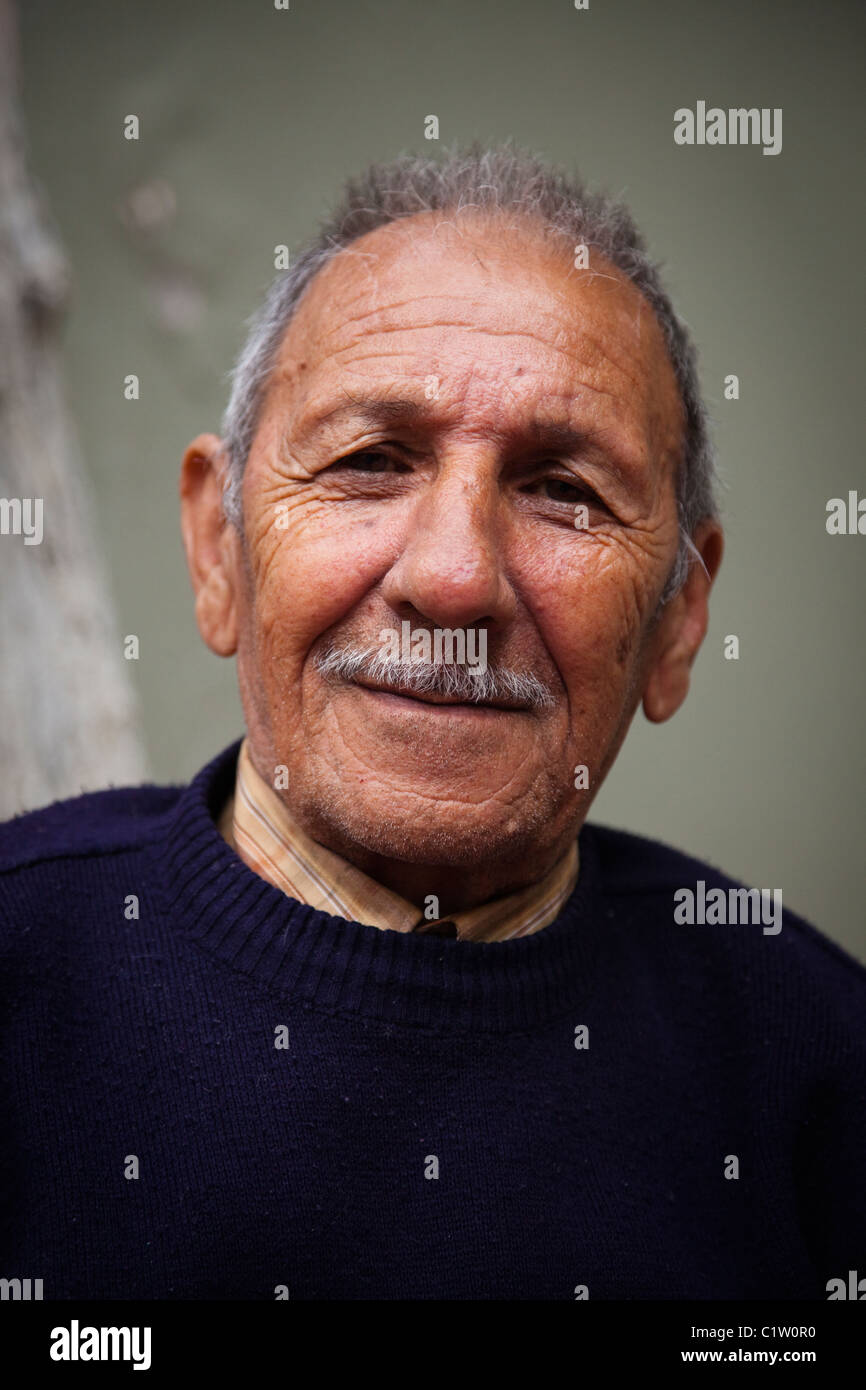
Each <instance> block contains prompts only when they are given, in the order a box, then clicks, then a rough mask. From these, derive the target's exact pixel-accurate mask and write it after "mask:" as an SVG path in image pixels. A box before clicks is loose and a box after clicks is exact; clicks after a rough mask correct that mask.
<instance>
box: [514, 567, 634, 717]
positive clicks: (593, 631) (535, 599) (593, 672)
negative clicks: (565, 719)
mask: <svg viewBox="0 0 866 1390" xmlns="http://www.w3.org/2000/svg"><path fill="white" fill-rule="evenodd" d="M526 592H527V601H528V602H529V603H530V606H531V608H532V616H533V619H534V621H535V623H536V624H537V626H538V629H539V632H540V633H541V636H542V639H543V641H544V643H545V645H546V647H547V649H548V651H549V652H550V655H551V656H552V658H553V660H554V662H555V663H556V666H557V669H558V671H559V673H560V675H561V677H562V680H563V683H564V685H565V688H566V691H567V692H568V696H569V703H570V705H571V707H572V714H573V715H576V714H579V713H583V712H585V711H586V710H587V709H589V708H593V709H595V710H596V712H597V713H598V714H599V715H601V716H602V718H607V717H608V716H610V717H612V718H618V717H619V713H620V703H621V701H622V700H623V699H624V698H625V695H626V692H627V690H628V688H629V686H630V684H631V682H632V680H633V674H634V669H635V665H636V663H637V661H638V659H639V654H640V650H641V638H642V634H643V631H644V627H645V623H646V617H647V615H648V606H649V598H650V586H649V585H648V584H647V579H646V565H642V564H641V563H640V558H639V557H636V556H634V555H632V554H631V553H629V552H628V551H627V550H625V549H624V548H621V547H619V546H616V545H614V544H609V545H608V544H602V543H600V542H597V541H593V542H592V544H591V545H590V544H586V545H572V546H570V547H563V548H562V549H561V550H559V551H557V550H552V551H549V552H548V555H547V557H546V560H545V563H544V565H543V566H541V565H537V566H535V567H534V570H533V579H532V583H531V585H529V586H527V590H526ZM591 696H594V698H590V697H591Z"/></svg>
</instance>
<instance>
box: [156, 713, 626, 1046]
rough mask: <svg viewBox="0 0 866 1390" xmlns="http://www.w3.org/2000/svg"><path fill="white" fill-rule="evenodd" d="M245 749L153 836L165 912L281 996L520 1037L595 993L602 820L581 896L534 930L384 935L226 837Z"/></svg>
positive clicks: (220, 763)
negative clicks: (261, 868) (241, 851)
mask: <svg viewBox="0 0 866 1390" xmlns="http://www.w3.org/2000/svg"><path fill="white" fill-rule="evenodd" d="M239 747H240V740H238V741H237V742H236V743H234V744H232V746H231V747H229V748H227V749H226V750H225V751H224V752H222V753H220V754H219V755H218V757H216V758H214V759H213V761H212V762H210V763H209V764H208V765H207V766H206V767H205V768H203V769H202V771H201V772H199V773H198V775H197V776H196V777H195V778H194V779H193V781H192V782H191V783H190V784H189V786H187V787H185V788H183V789H182V790H181V792H180V794H179V796H178V799H177V801H176V802H175V803H174V805H173V806H172V807H171V809H170V810H169V811H168V812H166V813H165V814H164V815H163V816H162V817H161V818H160V822H159V825H158V827H157V835H156V838H155V840H154V842H153V845H152V852H153V854H154V856H155V859H156V865H155V867H156V871H157V877H158V882H159V891H160V893H161V895H162V903H163V911H164V913H165V915H166V917H167V918H168V919H169V921H170V922H171V924H172V925H173V926H174V927H175V928H176V929H177V930H181V931H184V932H186V933H187V934H188V935H189V936H190V937H191V938H192V939H193V940H195V941H196V942H197V943H198V945H199V946H200V947H201V949H202V950H204V951H205V952H207V953H208V954H210V955H211V956H214V957H216V958H218V959H219V960H222V961H224V962H225V963H226V964H227V965H229V966H231V967H232V969H234V970H236V971H239V972H241V973H243V974H245V975H247V976H249V977H250V978H251V979H253V980H256V981H257V982H258V983H259V984H260V985H262V986H264V987H265V988H266V989H268V990H269V991H271V992H273V993H274V994H277V995H280V996H284V997H289V998H292V999H295V1000H297V1001H299V1002H303V1003H305V1004H307V1005H308V1006H311V1007H314V1008H317V1009H320V1010H325V1011H327V1012H331V1013H349V1014H357V1015H359V1016H363V1017H368V1018H372V1019H377V1020H379V1021H381V1022H385V1023H394V1024H403V1025H409V1026H413V1027H416V1028H425V1029H429V1030H431V1031H433V1032H445V1031H448V1032H471V1033H479V1032H481V1033H487V1032H489V1033H508V1032H519V1031H522V1030H524V1029H526V1028H529V1027H534V1026H537V1025H538V1024H540V1023H544V1022H545V1021H548V1020H553V1019H554V1018H556V1017H558V1016H560V1015H563V1014H565V1013H567V1012H569V1010H571V1011H572V1012H573V1010H574V1007H575V1006H576V1005H577V1004H578V1003H579V1001H580V1000H581V999H585V998H586V997H587V992H588V990H589V988H590V980H589V976H590V971H591V969H592V966H593V962H594V959H595V946H596V942H597V940H598V933H599V929H600V927H601V917H602V914H603V905H602V896H601V891H600V882H599V864H598V857H597V853H596V846H595V843H594V836H593V832H592V828H591V827H590V826H585V827H584V829H583V830H582V831H581V834H580V877H579V879H578V883H577V886H576V888H575V890H574V892H573V893H572V895H571V897H570V898H569V899H568V901H567V902H566V904H565V906H564V908H563V910H562V912H561V913H560V915H559V917H557V918H556V920H555V921H554V922H551V923H550V925H549V926H547V927H545V928H544V929H543V930H542V931H539V932H537V933H536V934H535V935H533V936H528V937H523V938H517V939H515V940H512V941H502V942H468V941H450V940H447V939H443V938H438V937H423V936H415V935H412V934H408V933H402V932H396V931H385V930H381V929H380V928H378V927H372V926H368V925H366V924H363V923H360V922H347V921H345V920H344V919H343V918H341V917H331V916H329V915H328V914H327V913H325V912H320V911H318V910H317V909H315V908H312V907H308V906H306V905H304V904H301V903H299V902H297V901H296V900H295V899H294V898H289V897H287V896H286V895H285V894H284V893H282V892H281V891H280V890H279V889H278V888H275V887H273V886H272V885H271V884H270V883H268V882H266V881H265V880H264V879H262V878H260V877H259V876H258V874H256V873H254V872H253V870H252V869H250V868H248V867H247V865H246V864H244V862H243V860H242V859H240V858H239V857H238V855H237V854H236V853H235V852H234V850H232V849H231V848H230V847H229V845H227V844H226V842H225V840H224V839H223V838H222V836H221V835H220V833H219V830H218V828H217V825H216V816H217V815H218V814H219V811H220V809H221V807H222V805H223V803H224V801H225V799H226V797H228V795H229V794H230V791H231V788H232V786H233V784H234V776H235V769H236V765H237V756H238V749H239ZM580 1021H581V1020H580V1019H579V1018H575V1022H576V1023H579V1022H580Z"/></svg>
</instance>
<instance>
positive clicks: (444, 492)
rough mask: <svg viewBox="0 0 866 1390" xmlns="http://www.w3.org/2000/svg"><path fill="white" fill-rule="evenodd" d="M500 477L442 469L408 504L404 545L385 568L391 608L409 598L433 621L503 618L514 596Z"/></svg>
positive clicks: (458, 623) (457, 623)
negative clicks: (505, 552)
mask: <svg viewBox="0 0 866 1390" xmlns="http://www.w3.org/2000/svg"><path fill="white" fill-rule="evenodd" d="M504 526H505V521H504V519H503V515H502V505H501V497H500V492H499V484H498V480H497V479H496V478H495V477H493V476H491V475H490V474H488V475H487V476H481V477H479V476H473V475H472V474H471V473H470V472H468V470H467V469H466V468H460V469H455V470H454V471H449V470H447V469H443V470H442V471H441V472H440V474H439V475H438V476H437V477H436V479H435V480H433V481H432V482H430V483H429V484H428V485H427V486H426V487H425V489H424V490H423V492H422V493H421V495H420V496H419V498H418V500H417V502H416V504H415V506H414V507H413V508H412V510H411V513H410V515H409V519H408V521H407V523H406V530H405V532H404V535H403V549H402V551H401V553H400V555H399V557H398V558H397V560H396V561H395V563H394V564H393V565H392V567H391V569H390V570H389V572H388V574H387V575H386V576H385V579H384V581H383V586H382V593H383V597H384V598H385V600H386V602H387V603H389V604H390V606H391V607H392V608H393V609H394V611H395V612H396V613H401V614H404V613H405V611H406V608H407V606H411V607H412V608H414V609H415V611H416V612H417V613H419V614H420V615H421V616H422V617H424V618H426V619H427V621H428V622H431V623H432V624H433V625H434V626H435V627H448V628H457V627H470V626H472V625H473V624H477V623H481V622H485V621H486V622H491V623H502V622H506V621H507V620H508V619H509V618H510V617H512V615H513V614H514V612H515V609H516V600H515V594H514V590H513V588H512V585H511V582H510V580H509V579H508V577H507V574H506V572H505V564H504V555H503V549H504V539H505V536H504V530H503V528H504Z"/></svg>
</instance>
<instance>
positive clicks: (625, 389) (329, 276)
mask: <svg viewBox="0 0 866 1390" xmlns="http://www.w3.org/2000/svg"><path fill="white" fill-rule="evenodd" d="M681 437H682V415H681V405H680V401H679V396H678V392H677V387H676V382H675V378H674V375H673V371H672V369H671V366H670V364H669V361H668V358H667V355H666V353H665V349H664V344H663V340H662V335H661V331H660V329H659V327H658V324H657V322H656V320H655V318H654V316H653V314H652V311H651V310H650V309H649V307H648V306H647V304H646V303H645V301H644V300H643V298H642V297H641V296H640V295H639V294H638V292H637V291H636V290H635V289H634V287H633V286H632V285H631V284H630V283H629V282H628V281H627V280H626V279H625V278H624V277H623V276H622V275H621V274H620V273H619V272H618V271H616V270H614V269H613V268H612V267H610V266H608V265H607V264H605V263H604V262H601V261H600V260H597V261H596V262H595V264H594V265H593V267H592V269H591V270H586V269H575V268H574V266H573V264H572V261H571V253H570V252H569V250H568V248H567V247H565V248H564V247H563V246H562V245H561V244H558V245H554V244H553V243H550V244H548V243H545V241H544V240H543V239H542V238H540V237H539V236H538V234H537V233H532V234H529V233H525V232H520V231H515V230H508V229H506V228H505V227H504V226H503V225H502V224H501V223H496V222H491V221H479V220H475V219H472V220H470V218H468V217H466V216H465V215H461V216H460V218H459V221H458V223H455V222H454V221H453V220H450V221H449V220H447V219H442V218H440V217H437V216H435V215H430V214H424V215H421V216H419V217H417V218H412V219H411V220H410V221H408V222H403V223H399V224H392V225H390V226H388V227H385V228H382V229H380V230H378V231H376V232H373V233H371V234H369V235H368V236H366V237H364V238H363V239H361V240H359V241H358V242H356V243H354V244H353V245H352V247H351V248H350V249H349V250H348V251H345V252H343V253H341V254H340V255H339V256H338V257H337V258H336V259H335V260H334V261H332V262H331V263H330V264H329V265H328V266H327V267H326V268H325V269H324V270H323V271H322V272H321V273H320V274H319V275H318V277H317V278H316V279H315V280H314V282H313V283H312V285H311V287H310V289H309V291H308V292H307V295H306V296H305V298H304V299H303V301H302V303H301V305H300V307H299V309H298V311H297V313H296V314H295V317H294V318H293V320H292V322H291V324H290V327H289V329H288V332H287V334H286V337H285V339H284V342H283V344H282V348H281V352H280V355H279V359H278V363H277V366H276V368H275V370H274V373H273V376H272V378H271V381H270V384H269V389H268V392H267V394H266V398H265V401H264V405H263V409H262V412H261V416H260V420H259V426H258V430H257V433H256V437H255V440H254V443H253V446H252V449H251V452H250V455H249V459H248V462H247V467H246V473H245V477H244V483H243V514H244V553H243V557H242V559H241V558H239V559H238V564H237V574H236V575H234V576H232V577H231V584H232V586H233V590H234V593H235V599H234V603H235V618H236V622H237V644H238V661H239V676H240V685H241V693H242V698H243V702H244V708H245V713H246V716H247V724H248V730H249V735H250V742H251V749H252V754H253V758H254V761H255V763H256V765H257V767H258V769H259V771H260V772H261V773H262V774H263V775H264V776H265V777H266V778H267V780H268V781H269V782H270V783H271V784H272V785H273V782H274V769H275V767H277V766H278V765H285V766H286V767H287V769H288V791H287V793H285V795H286V799H287V803H288V805H289V807H290V809H291V810H292V811H293V812H294V814H295V815H296V816H298V817H299V819H300V820H301V823H302V824H304V825H305V827H306V828H307V829H308V830H309V831H310V832H311V833H312V834H313V835H314V836H315V837H316V838H317V839H319V840H320V841H322V842H323V843H326V844H328V845H330V846H331V847H332V848H334V849H337V850H338V851H342V852H344V853H346V852H351V853H352V857H353V858H355V859H356V862H358V861H359V858H360V860H361V861H364V862H365V863H366V864H367V866H368V867H369V866H370V864H372V863H374V862H375V861H377V860H378V859H379V858H380V857H381V859H382V860H400V861H405V862H409V863H412V864H426V865H437V866H440V867H441V866H449V865H450V866H453V867H454V869H455V870H466V869H468V868H471V866H472V865H473V864H480V863H482V862H484V863H487V864H490V863H498V864H500V865H507V864H510V865H511V866H512V869H513V874H514V878H515V882H516V881H519V879H520V878H521V876H522V875H523V874H524V873H525V863H526V861H525V860H523V859H521V856H522V855H531V864H532V866H533V867H534V870H535V875H536V876H537V874H538V873H540V872H543V871H544V869H545V867H546V866H547V865H548V864H550V863H553V862H554V860H555V859H556V858H557V857H558V855H559V854H560V853H561V852H562V849H563V847H564V845H565V844H566V843H567V841H568V839H569V838H570V837H571V836H573V835H574V834H575V833H576V830H577V829H578V828H579V825H580V823H581V822H582V819H583V817H584V816H585V814H586V811H587V809H588V806H589V803H590V801H591V799H592V797H593V796H594V795H595V792H596V791H597V790H598V787H599V785H600V783H601V781H602V779H603V777H604V775H605V773H606V772H607V770H608V768H609V766H610V764H611V762H612V761H613V759H614V757H615V755H616V752H617V750H618V748H619V746H620V743H621V741H622V739H623V737H624V735H625V732H626V730H627V727H628V724H629V722H630V720H631V717H632V715H633V714H634V711H635V709H636V707H637V704H638V703H639V701H640V698H641V695H642V693H643V692H644V689H645V685H646V682H647V680H648V679H649V678H651V672H652V668H653V663H654V661H656V660H657V659H658V654H659V651H660V648H659V646H658V643H659V641H661V640H662V637H661V636H660V633H663V631H664V627H663V625H662V628H661V629H660V628H659V627H658V626H657V625H656V624H655V623H654V622H653V617H654V614H655V613H656V610H657V606H658V601H659V597H660V594H661V592H662V590H663V588H664V585H665V581H666V579H667V577H668V574H669V572H670V569H671V566H672V564H673V562H674V559H675V555H676V550H677V539H678V533H677V514H676V505H675V496H674V477H675V468H676V461H677V458H678V451H679V448H680V443H681ZM579 507H582V508H585V509H586V510H585V511H582V510H581V511H578V510H577V509H578V508H579ZM576 521H577V523H578V524H577V525H576V524H575V523H576ZM240 554H241V552H240V550H238V556H239V557H240ZM404 620H408V622H409V623H410V627H411V631H412V632H413V633H414V632H415V631H416V630H417V629H419V628H427V629H428V630H429V631H430V632H431V633H433V632H435V630H436V629H464V630H470V631H471V630H476V636H477V634H478V632H479V631H482V630H483V631H484V632H485V633H486V642H487V665H488V668H489V670H490V671H491V673H493V674H495V673H497V672H498V671H501V670H502V669H503V668H505V669H507V670H509V671H511V672H515V673H518V674H524V675H525V674H529V675H531V676H533V677H535V678H536V680H537V681H538V682H540V685H541V686H542V687H544V689H545V690H546V692H547V695H548V699H547V702H533V701H529V702H528V703H527V702H526V701H524V702H523V703H522V704H521V703H520V702H518V703H517V706H515V705H514V704H511V705H509V703H508V702H507V701H506V702H504V703H503V702H501V701H500V702H497V703H496V704H493V705H492V704H475V703H458V704H454V703H443V702H442V700H441V697H440V696H436V695H433V696H432V697H431V696H429V695H428V696H427V697H426V698H421V697H419V694H418V692H406V691H405V688H404V693H394V690H393V688H392V689H390V690H389V689H387V688H382V686H383V682H381V681H376V682H370V681H366V680H365V679H364V677H363V676H362V677H361V678H360V679H359V680H352V679H334V678H333V677H329V676H325V675H323V674H322V673H321V672H320V670H319V669H318V666H317V657H318V658H321V656H322V654H323V653H326V652H328V651H333V650H334V649H336V651H337V652H342V651H344V650H345V649H355V648H358V647H360V648H367V649H373V650H379V649H380V647H381V645H382V643H381V639H380V634H381V633H382V631H383V630H384V629H396V630H398V631H399V630H400V627H401V623H402V622H403V621H404ZM477 650H478V648H477V647H476V651H477ZM374 684H375V685H377V686H378V687H379V688H371V685H374ZM384 684H385V685H386V686H387V682H385V683H384ZM580 765H582V766H585V767H586V769H587V770H588V790H575V769H576V767H578V766H580ZM578 780H581V779H580V778H578ZM506 877H507V874H506Z"/></svg>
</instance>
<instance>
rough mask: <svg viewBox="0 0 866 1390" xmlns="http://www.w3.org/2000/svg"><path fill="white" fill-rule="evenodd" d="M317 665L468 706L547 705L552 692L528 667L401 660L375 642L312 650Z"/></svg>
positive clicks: (327, 672)
mask: <svg viewBox="0 0 866 1390" xmlns="http://www.w3.org/2000/svg"><path fill="white" fill-rule="evenodd" d="M315 666H316V670H317V671H319V672H320V674H321V675H323V676H325V677H331V678H333V679H337V680H348V681H351V680H356V679H357V677H358V676H362V677H363V678H364V679H365V680H369V681H375V682H376V683H377V684H382V685H390V686H394V687H399V688H400V689H401V690H409V691H411V692H412V693H413V694H416V695H442V696H445V697H447V698H449V699H452V700H460V701H461V702H463V703H464V704H467V705H470V704H472V705H486V704H498V703H502V704H509V705H514V704H519V705H523V706H524V707H526V708H529V709H549V708H550V706H551V705H553V704H554V699H553V695H552V694H551V692H550V691H549V690H548V688H547V686H546V685H543V684H542V682H541V681H540V680H539V679H538V677H537V676H533V675H532V674H531V673H530V672H527V671H512V670H511V669H510V668H509V667H507V666H489V665H488V667H487V669H486V670H484V671H481V670H479V669H478V668H477V667H474V668H467V667H466V666H460V665H450V664H447V663H445V662H438V661H436V662H428V661H401V660H397V659H395V658H394V657H392V656H390V655H389V654H388V653H387V652H383V651H382V650H381V649H380V648H378V647H357V646H355V645H353V644H351V643H349V644H346V645H344V646H340V647H337V646H335V645H333V644H331V645H330V646H328V647H326V648H324V649H323V650H322V651H320V652H317V653H316V656H315Z"/></svg>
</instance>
